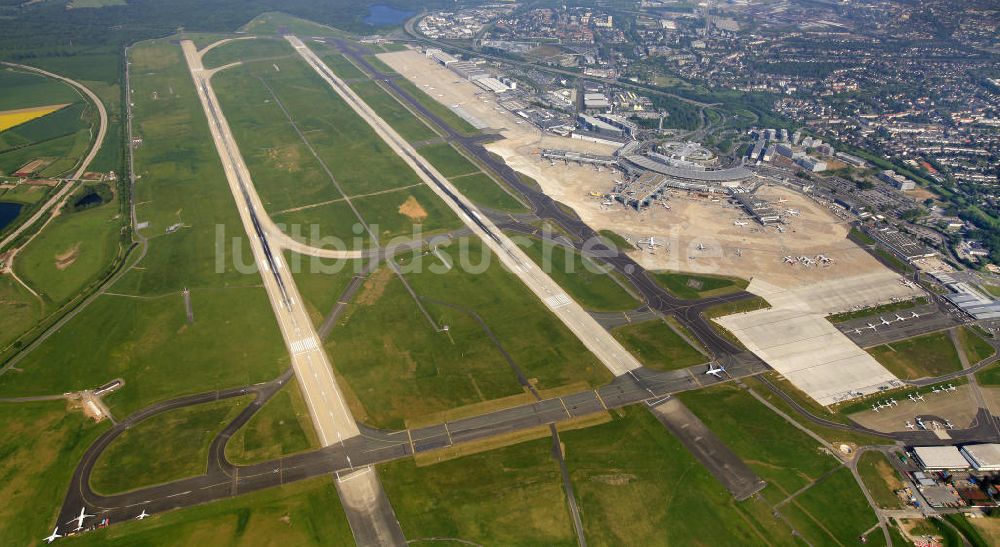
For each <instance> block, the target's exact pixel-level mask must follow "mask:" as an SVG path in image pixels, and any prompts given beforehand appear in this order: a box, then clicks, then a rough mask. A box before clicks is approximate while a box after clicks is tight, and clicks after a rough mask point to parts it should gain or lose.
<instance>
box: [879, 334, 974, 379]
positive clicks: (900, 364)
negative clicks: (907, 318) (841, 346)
mask: <svg viewBox="0 0 1000 547" xmlns="http://www.w3.org/2000/svg"><path fill="white" fill-rule="evenodd" d="M867 351H868V353H869V354H871V356H872V357H874V358H875V359H876V360H877V361H878V362H879V363H882V365H883V366H885V368H887V369H889V371H890V372H892V373H893V374H895V375H896V376H897V377H898V378H901V379H904V380H915V379H917V378H924V377H934V376H941V375H943V374H947V373H949V372H955V371H958V370H962V363H961V361H960V360H959V357H958V351H959V350H958V348H956V347H955V344H953V343H952V340H951V337H950V336H949V335H948V332H936V333H932V334H925V335H923V336H917V337H915V338H908V339H906V340H901V341H898V342H892V343H890V344H883V345H880V346H875V347H873V348H869V349H868V350H867Z"/></svg>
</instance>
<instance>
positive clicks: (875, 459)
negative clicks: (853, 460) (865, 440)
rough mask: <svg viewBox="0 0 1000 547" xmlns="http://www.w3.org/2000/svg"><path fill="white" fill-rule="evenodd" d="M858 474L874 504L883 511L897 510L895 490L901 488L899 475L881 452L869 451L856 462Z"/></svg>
mask: <svg viewBox="0 0 1000 547" xmlns="http://www.w3.org/2000/svg"><path fill="white" fill-rule="evenodd" d="M858 472H859V473H861V480H863V481H864V483H865V486H866V487H867V488H868V492H869V493H870V494H871V495H872V498H873V499H874V500H875V503H877V504H878V506H879V507H881V508H883V509H898V508H899V507H900V503H899V498H898V497H896V494H895V492H896V490H899V489H901V488H903V481H902V480H901V479H900V477H899V473H897V472H896V470H895V469H893V467H892V464H891V463H889V460H887V459H886V457H885V454H883V453H881V452H875V451H869V452H865V453H864V454H862V455H861V459H860V460H858Z"/></svg>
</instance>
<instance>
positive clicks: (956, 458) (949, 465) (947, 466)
mask: <svg viewBox="0 0 1000 547" xmlns="http://www.w3.org/2000/svg"><path fill="white" fill-rule="evenodd" d="M913 455H914V456H916V458H917V462H918V463H919V464H920V467H922V468H924V469H931V470H948V471H959V470H965V469H969V468H970V467H972V465H971V464H970V463H969V460H966V459H965V456H962V453H961V452H959V450H958V448H956V447H954V446H914V447H913Z"/></svg>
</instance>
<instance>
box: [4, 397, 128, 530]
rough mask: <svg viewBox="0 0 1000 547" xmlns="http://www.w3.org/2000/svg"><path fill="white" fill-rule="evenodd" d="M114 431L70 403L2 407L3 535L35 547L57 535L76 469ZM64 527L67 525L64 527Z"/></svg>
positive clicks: (57, 402) (7, 405) (49, 402)
mask: <svg viewBox="0 0 1000 547" xmlns="http://www.w3.org/2000/svg"><path fill="white" fill-rule="evenodd" d="M107 428H108V424H107V423H102V424H94V422H93V421H92V420H90V419H88V418H86V417H85V416H84V415H83V412H81V411H79V410H75V411H74V410H69V409H68V408H67V404H66V402H65V401H46V402H33V403H17V404H0V454H3V457H2V458H0V477H2V478H3V480H2V481H0V496H3V499H4V503H3V504H0V537H2V538H3V543H4V544H6V545H35V544H38V543H40V541H39V540H40V538H43V537H45V535H47V534H48V533H49V532H51V531H52V528H50V526H51V525H52V524H53V522H52V520H53V517H54V516H55V515H56V513H57V512H58V510H59V503H60V502H61V500H62V499H63V497H64V496H65V495H66V490H67V488H68V487H69V483H70V478H71V477H72V475H73V469H74V468H75V467H76V464H77V463H78V462H79V460H80V457H81V456H82V455H83V452H84V451H85V450H86V449H87V447H88V446H90V444H91V443H92V442H93V441H94V439H96V438H97V436H98V435H100V434H101V433H102V432H104V431H105V430H106V429H107ZM59 525H60V527H61V526H63V525H62V523H60V524H59Z"/></svg>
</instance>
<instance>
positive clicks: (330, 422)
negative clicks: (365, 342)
mask: <svg viewBox="0 0 1000 547" xmlns="http://www.w3.org/2000/svg"><path fill="white" fill-rule="evenodd" d="M181 48H182V50H183V51H184V58H185V60H186V61H187V64H188V68H189V69H190V72H191V77H192V79H193V80H194V85H195V88H196V90H197V93H198V98H199V100H200V101H201V105H202V108H203V109H204V111H205V117H206V118H207V119H208V125H209V129H210V130H211V134H212V141H213V142H214V143H215V148H216V150H217V151H218V154H219V158H220V159H221V161H222V167H223V170H224V171H225V174H226V180H227V182H228V183H229V188H230V190H231V191H232V194H233V198H234V199H235V201H236V206H237V210H238V211H239V215H240V220H241V221H242V223H243V228H244V230H245V231H246V234H247V236H248V239H249V243H250V248H251V251H252V252H253V256H254V261H255V262H256V264H257V265H258V267H259V268H260V274H261V280H262V281H263V283H264V288H265V291H266V292H267V296H268V299H269V300H270V302H271V308H272V309H273V310H274V315H275V318H276V319H277V322H278V326H279V328H280V330H281V334H282V337H283V338H284V340H285V345H286V346H287V348H288V352H289V356H290V357H291V362H292V368H293V369H294V371H295V376H296V378H297V379H298V381H299V387H300V389H301V390H302V394H303V396H304V398H305V401H306V405H307V406H308V407H309V414H310V416H311V418H312V421H313V426H314V427H315V429H316V432H317V435H318V437H319V440H320V443H321V444H322V445H323V446H330V445H332V444H336V443H338V442H343V441H344V440H346V439H350V438H352V437H355V436H357V435H358V434H359V433H360V431H359V430H358V426H357V424H356V423H355V422H354V418H353V416H351V413H350V411H349V410H348V408H347V404H346V403H345V401H344V397H343V395H342V393H341V390H340V387H339V386H338V385H337V381H336V380H335V379H334V377H333V371H332V367H331V364H330V361H329V358H328V357H327V354H326V352H325V351H323V347H322V344H321V343H320V340H319V336H318V335H317V333H316V330H315V328H314V327H313V324H312V320H311V319H310V317H309V315H308V313H307V312H306V310H305V307H304V306H303V305H302V297H301V296H300V295H299V291H298V288H297V287H296V285H295V282H294V280H293V279H292V277H291V275H290V274H289V273H288V272H289V271H290V270H289V269H288V266H287V264H286V263H285V258H284V256H283V254H282V253H281V250H280V247H277V248H276V247H275V246H274V245H273V243H272V241H271V239H270V238H271V236H272V235H273V232H271V231H269V230H266V229H265V226H264V223H265V222H268V223H269V222H270V219H269V217H268V216H267V214H266V212H265V209H264V207H263V205H262V203H261V201H260V198H259V196H258V195H257V192H256V190H255V189H254V186H253V182H252V179H251V178H250V171H249V170H248V169H247V166H246V163H245V162H244V160H243V157H242V155H241V154H240V151H239V147H238V146H237V144H236V139H235V138H234V137H233V135H232V132H231V130H230V128H229V124H228V122H227V121H226V118H225V116H224V114H223V112H222V109H221V107H220V106H219V101H218V98H217V97H216V96H215V92H214V90H213V89H212V85H211V75H212V74H213V72H214V71H209V70H205V68H204V66H203V65H202V55H203V52H202V53H199V52H198V50H197V49H196V48H195V45H194V43H193V42H191V41H190V40H182V41H181Z"/></svg>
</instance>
